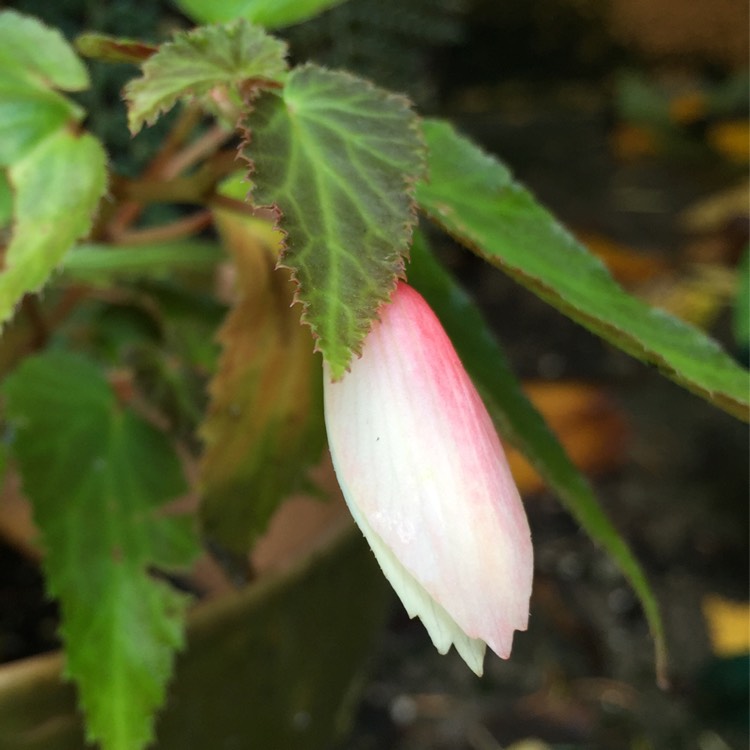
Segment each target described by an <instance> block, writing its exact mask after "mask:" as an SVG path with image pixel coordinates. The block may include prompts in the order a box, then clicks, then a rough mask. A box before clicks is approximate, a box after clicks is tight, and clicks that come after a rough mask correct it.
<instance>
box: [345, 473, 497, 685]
mask: <svg viewBox="0 0 750 750" xmlns="http://www.w3.org/2000/svg"><path fill="white" fill-rule="evenodd" d="M334 461H335V459H334ZM342 492H343V493H344V497H347V496H348V492H347V491H346V489H345V488H344V487H342ZM349 508H350V509H351V512H352V516H353V517H354V520H355V521H356V522H357V525H358V526H359V528H360V529H361V530H362V533H363V534H364V536H365V539H367V541H368V543H369V545H370V548H371V549H372V551H373V553H374V555H375V559H376V560H377V561H378V564H379V565H380V567H381V569H382V571H383V573H384V574H385V577H386V578H387V579H388V581H389V582H390V584H391V586H393V590H394V591H395V592H396V594H397V595H398V598H399V599H401V602H402V603H403V605H404V608H405V609H406V611H407V613H408V614H409V617H411V618H414V617H418V618H419V619H420V620H421V621H422V623H423V624H424V626H425V628H426V629H427V632H428V633H429V635H430V638H431V639H432V642H433V644H434V645H435V648H436V649H437V650H438V652H439V653H441V654H446V653H448V649H449V648H450V647H451V645H455V647H456V650H457V651H458V653H459V654H460V655H461V657H462V658H463V660H464V661H465V662H466V663H467V664H468V665H469V667H471V669H472V671H473V672H475V673H476V674H477V675H478V676H479V677H481V676H482V671H483V662H484V652H485V643H484V641H482V640H479V639H476V638H469V637H468V636H467V635H466V633H464V631H463V630H461V628H460V627H459V626H458V625H456V622H455V620H454V619H453V618H452V617H451V616H450V615H449V614H448V613H447V612H446V611H445V610H444V609H443V608H442V607H441V606H440V605H439V604H438V603H437V602H436V601H435V600H434V599H433V598H432V597H431V596H430V595H429V594H428V593H427V592H426V591H425V590H424V588H423V587H422V586H420V584H419V583H418V582H417V581H416V580H415V579H414V577H413V576H412V575H411V574H410V573H409V571H407V570H406V568H404V566H403V565H401V563H400V562H399V561H398V560H397V559H396V556H395V555H394V554H393V552H391V550H390V549H389V548H388V547H387V546H386V545H385V544H384V543H383V540H382V539H380V537H379V536H378V535H377V534H376V533H375V532H374V531H373V530H372V529H371V528H370V525H369V524H368V523H367V520H366V519H365V518H364V516H362V515H361V514H360V513H359V510H358V509H357V507H356V505H353V504H349Z"/></svg>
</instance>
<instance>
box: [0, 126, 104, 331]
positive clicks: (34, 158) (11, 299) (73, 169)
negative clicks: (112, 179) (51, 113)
mask: <svg viewBox="0 0 750 750" xmlns="http://www.w3.org/2000/svg"><path fill="white" fill-rule="evenodd" d="M105 163H106V155H105V154H104V150H103V149H102V147H101V145H100V143H99V141H98V140H96V138H94V137H93V136H91V135H79V134H76V133H71V132H69V131H68V130H59V131H58V132H56V133H54V134H53V135H50V136H48V137H47V138H45V139H44V141H42V142H41V143H40V144H39V145H38V146H37V147H36V148H34V149H33V150H32V151H31V152H30V153H29V154H28V155H27V156H26V157H25V158H24V159H22V160H21V161H19V162H17V163H15V164H13V166H11V168H10V169H9V170H8V176H9V179H10V184H11V187H12V188H13V192H14V204H13V214H14V225H13V233H12V236H11V240H10V244H9V245H8V247H7V249H6V251H5V259H4V268H3V269H2V273H0V323H3V322H4V321H6V320H7V319H8V318H9V317H10V316H11V314H12V313H13V309H14V307H15V305H16V304H17V303H18V301H19V300H20V299H21V297H23V295H24V294H26V293H28V292H35V291H37V290H38V289H39V288H40V287H41V286H42V285H43V284H44V283H45V282H46V281H47V279H48V278H49V276H50V275H51V274H52V272H53V270H54V269H55V268H56V267H57V265H58V264H59V263H60V261H61V260H62V259H63V257H64V255H65V253H66V252H67V251H68V250H69V249H70V248H71V247H72V245H73V243H74V242H75V241H76V240H77V239H78V238H79V237H81V236H82V235H84V234H86V233H87V232H88V231H89V229H90V227H91V218H92V214H93V213H94V211H95V210H96V207H97V205H98V203H99V199H100V198H101V196H102V194H103V193H104V188H105Z"/></svg>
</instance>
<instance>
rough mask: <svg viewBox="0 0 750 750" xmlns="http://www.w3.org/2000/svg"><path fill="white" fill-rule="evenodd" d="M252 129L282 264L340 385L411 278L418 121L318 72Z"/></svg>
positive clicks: (275, 99) (255, 117) (344, 79)
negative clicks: (283, 241) (381, 311)
mask: <svg viewBox="0 0 750 750" xmlns="http://www.w3.org/2000/svg"><path fill="white" fill-rule="evenodd" d="M247 125H248V127H249V129H250V130H251V138H250V142H249V145H248V146H246V147H245V149H244V155H245V156H246V157H247V158H248V159H250V160H251V161H252V162H253V163H254V172H253V179H254V180H256V179H257V184H256V187H255V190H254V198H255V201H256V202H257V203H259V204H268V205H273V206H275V207H276V208H277V209H278V210H279V211H280V212H281V214H282V215H283V219H282V220H281V227H282V229H283V230H284V231H285V232H286V234H287V248H286V250H285V252H284V254H283V257H282V262H283V264H284V265H285V266H286V267H288V268H289V269H291V271H292V272H293V274H294V278H295V280H296V281H297V282H298V284H299V290H298V299H299V300H300V301H301V302H302V305H303V313H302V317H303V321H304V322H306V323H308V324H309V325H310V327H311V328H312V330H313V334H314V336H315V337H316V339H317V341H316V346H317V348H318V349H319V350H321V351H322V352H323V356H324V357H325V358H326V360H327V361H328V362H329V364H330V365H331V372H332V374H333V376H334V377H335V378H339V377H341V375H343V373H344V372H345V370H346V368H347V366H348V364H349V361H350V359H351V357H352V353H358V352H359V350H360V348H361V345H362V341H363V339H364V337H365V336H366V334H367V332H368V331H369V329H370V325H371V323H372V320H373V319H374V318H375V316H376V314H377V310H378V308H379V307H380V305H381V304H382V303H383V302H384V301H385V300H387V299H388V298H389V296H390V294H391V292H392V290H393V288H394V287H395V284H396V279H397V277H398V276H399V275H400V274H401V273H402V272H403V267H404V256H405V255H406V253H407V249H408V246H409V242H410V238H411V230H412V226H413V224H414V221H415V217H414V212H413V202H412V195H411V186H412V184H413V182H414V180H415V179H416V178H417V177H419V176H420V175H421V173H422V171H423V167H422V148H421V142H420V140H419V137H418V134H417V131H416V122H415V116H414V115H413V113H412V111H411V110H410V108H409V106H408V103H407V102H406V101H405V100H404V99H402V98H400V97H396V96H393V95H391V94H389V93H387V92H386V91H383V90H381V89H378V88H376V87H374V86H372V85H371V84H369V83H367V82H366V81H363V80H361V79H357V78H354V77H352V76H349V75H347V74H345V73H338V72H332V71H328V70H324V69H322V68H319V67H316V66H314V65H307V66H304V67H302V68H297V69H295V70H294V71H293V72H292V73H290V75H289V78H288V79H287V82H286V85H285V86H284V90H283V94H282V95H281V96H277V95H275V94H269V95H266V96H264V97H262V98H261V99H260V101H259V102H258V103H257V107H256V109H255V110H254V111H253V112H252V113H251V115H250V117H249V118H248V120H247Z"/></svg>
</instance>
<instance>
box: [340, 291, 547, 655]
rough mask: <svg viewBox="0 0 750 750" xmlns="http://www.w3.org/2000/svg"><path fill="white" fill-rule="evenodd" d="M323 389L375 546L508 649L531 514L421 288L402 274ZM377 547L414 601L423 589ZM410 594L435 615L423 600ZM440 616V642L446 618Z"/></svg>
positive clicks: (464, 624) (521, 604) (349, 484)
mask: <svg viewBox="0 0 750 750" xmlns="http://www.w3.org/2000/svg"><path fill="white" fill-rule="evenodd" d="M325 397H326V425H327V429H328V438H329V445H330V447H331V452H332V456H333V460H334V466H335V468H336V473H337V476H338V478H339V482H340V484H341V486H342V489H343V491H344V495H345V497H346V499H347V502H348V504H349V507H350V508H351V509H352V513H353V515H354V516H355V520H357V521H358V523H359V524H360V526H361V527H362V529H363V532H364V533H365V535H366V536H367V537H368V541H369V542H370V544H371V546H372V547H373V549H375V548H376V546H378V544H379V543H382V545H383V546H384V547H385V548H386V549H387V550H389V551H390V552H391V553H392V556H393V558H394V560H395V561H396V563H397V564H398V565H399V566H400V567H401V568H403V569H404V570H405V571H406V573H407V575H409V576H410V577H411V578H413V579H414V581H415V582H416V583H418V584H419V586H420V587H421V588H422V589H424V591H425V592H426V593H427V594H428V595H429V596H430V597H431V598H432V599H433V600H434V601H435V606H439V607H440V608H442V610H444V612H445V613H446V615H447V616H448V618H449V619H450V620H452V621H453V622H454V623H455V624H456V625H457V626H458V628H460V630H462V631H463V632H464V633H465V634H466V636H467V637H468V641H469V642H470V641H472V640H477V639H478V640H481V641H484V642H486V643H487V645H489V646H490V648H491V649H492V650H493V651H495V652H496V653H497V654H498V655H500V656H502V657H504V658H507V657H508V656H509V654H510V649H511V645H512V641H513V632H514V630H525V629H526V626H527V623H528V612H529V597H530V593H531V579H532V572H533V562H532V558H533V551H532V547H531V538H530V532H529V527H528V522H527V520H526V515H525V513H524V510H523V506H522V503H521V500H520V497H519V495H518V491H517V489H516V487H515V484H514V482H513V479H512V477H511V474H510V470H509V468H508V465H507V462H506V460H505V455H504V453H503V449H502V446H501V444H500V441H499V439H498V437H497V433H496V432H495V429H494V426H493V425H492V421H491V420H490V417H489V415H488V414H487V411H486V409H485V407H484V404H483V403H482V401H481V399H480V398H479V395H478V394H477V392H476V390H475V388H474V386H473V384H472V383H471V380H470V379H469V377H468V375H467V374H466V371H465V370H464V368H463V366H462V365H461V362H460V360H459V359H458V356H457V355H456V352H455V350H454V349H453V346H452V344H451V342H450V340H449V339H448V337H447V335H446V334H445V332H444V331H443V328H442V326H441V325H440V322H439V321H438V320H437V318H436V317H435V315H434V313H433V312H432V311H431V310H430V308H429V306H428V305H427V303H426V302H425V301H424V300H423V299H422V297H421V296H420V295H419V294H418V293H417V292H416V291H414V290H413V289H411V288H410V287H409V286H407V285H406V284H403V283H401V284H399V286H398V288H397V290H396V293H395V294H394V297H393V300H392V302H391V303H390V304H389V305H386V306H384V307H383V308H382V310H381V320H380V322H379V323H376V324H375V325H374V326H373V329H372V331H371V332H370V334H369V335H368V337H367V339H366V342H365V346H364V350H363V354H362V357H361V358H360V359H358V360H356V361H355V362H354V363H353V364H352V367H351V371H350V372H349V373H347V374H346V375H345V376H344V377H343V378H342V379H341V381H339V382H336V383H332V382H330V377H328V376H327V377H326V382H325ZM363 522H364V524H363ZM373 540H376V541H373ZM376 555H377V556H378V560H379V562H380V564H381V567H383V569H384V572H385V573H386V575H387V576H388V578H389V580H391V583H392V584H393V585H394V588H396V590H397V593H399V595H400V596H401V598H402V600H404V603H405V604H406V603H407V599H410V597H411V599H413V600H414V601H417V600H418V599H419V597H418V596H417V595H416V594H414V590H415V589H414V587H413V586H409V587H408V588H409V591H408V592H404V593H402V592H401V591H399V587H398V586H397V585H396V583H394V578H397V577H398V575H400V572H398V573H397V572H395V570H394V569H393V566H392V565H391V564H390V563H388V564H384V563H383V559H384V558H385V555H384V553H383V552H382V551H381V552H380V553H378V552H377V550H376ZM389 568H390V570H389ZM402 588H403V587H402ZM411 599H410V601H411ZM409 606H411V610H412V611H413V612H414V613H415V614H417V615H419V617H420V618H421V619H422V620H423V622H425V624H426V625H427V622H428V621H431V620H430V615H429V612H428V608H427V607H426V606H425V605H424V604H420V605H419V606H417V605H416V604H414V603H413V602H412V603H411V605H407V608H408V607H409ZM431 622H432V625H427V627H428V630H429V631H430V635H431V637H432V638H433V641H434V642H435V643H436V646H438V648H439V649H440V647H441V645H442V643H443V639H442V637H441V635H440V632H439V630H440V627H441V626H443V624H444V623H445V622H446V619H445V618H444V617H443V616H442V615H440V616H438V617H436V618H433V620H432V621H431ZM435 623H440V626H438V625H436V624H435ZM451 633H453V631H452V630H451ZM450 638H451V640H453V642H454V643H456V642H457V641H456V639H455V637H454V636H453V635H451V636H450ZM457 648H458V645H457ZM459 650H465V651H468V653H470V654H471V653H474V652H473V651H472V650H471V648H470V647H468V646H465V645H462V648H461V649H459ZM462 655H463V654H462ZM468 661H469V659H467V662H468Z"/></svg>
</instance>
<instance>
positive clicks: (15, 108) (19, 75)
mask: <svg viewBox="0 0 750 750" xmlns="http://www.w3.org/2000/svg"><path fill="white" fill-rule="evenodd" d="M88 83H89V79H88V73H87V72H86V68H85V67H84V66H83V64H82V63H81V61H80V60H79V59H78V57H77V56H76V54H75V52H74V51H73V49H72V48H71V47H70V46H69V45H68V43H67V42H66V41H65V39H63V37H62V35H61V34H60V33H59V32H58V31H56V30H54V29H50V28H48V27H47V26H44V25H43V24H41V23H40V22H39V21H37V20H36V19H33V18H29V17H27V16H22V15H20V14H18V13H15V12H13V11H9V10H8V11H3V12H0V166H7V165H9V164H13V163H15V162H18V161H20V160H21V159H22V158H24V157H25V156H27V155H28V154H29V153H30V151H31V150H32V149H33V148H34V147H35V146H36V145H37V144H38V143H40V142H41V141H43V140H44V139H45V138H47V137H48V136H50V135H52V134H54V133H56V132H57V131H59V130H61V129H62V128H63V127H65V126H66V125H67V124H73V123H78V122H80V120H82V119H83V110H81V108H80V107H78V106H77V105H76V104H74V103H73V102H71V101H70V100H68V99H66V98H65V97H64V96H61V95H60V94H58V93H57V92H56V91H55V90H54V89H63V90H65V91H80V90H82V89H85V88H86V87H87V86H88Z"/></svg>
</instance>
